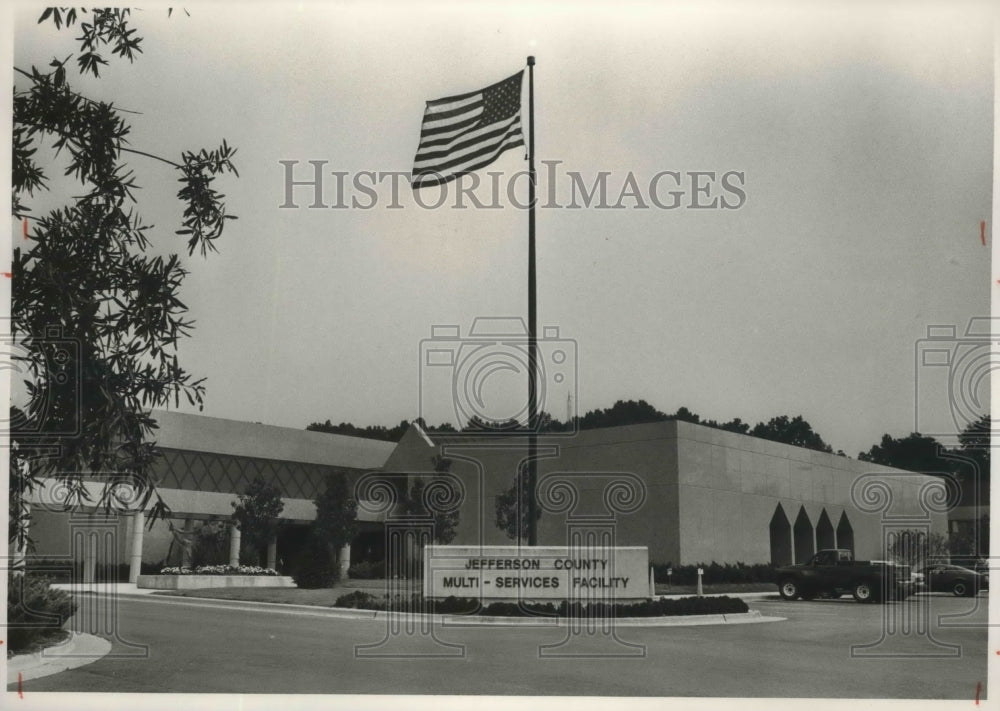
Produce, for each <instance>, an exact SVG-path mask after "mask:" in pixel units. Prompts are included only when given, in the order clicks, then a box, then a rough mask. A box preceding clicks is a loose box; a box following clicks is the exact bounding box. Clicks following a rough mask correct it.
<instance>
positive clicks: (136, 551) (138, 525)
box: [128, 511, 146, 584]
mask: <svg viewBox="0 0 1000 711" xmlns="http://www.w3.org/2000/svg"><path fill="white" fill-rule="evenodd" d="M145 527H146V514H144V513H143V512H142V511H136V512H135V513H134V514H132V555H131V557H130V558H129V565H128V581H129V582H130V583H133V584H134V583H136V582H137V581H138V580H139V575H140V573H142V536H143V532H144V531H143V529H145Z"/></svg>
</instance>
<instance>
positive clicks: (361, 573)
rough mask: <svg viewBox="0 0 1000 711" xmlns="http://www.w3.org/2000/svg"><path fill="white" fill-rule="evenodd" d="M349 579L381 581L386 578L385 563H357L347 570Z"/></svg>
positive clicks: (380, 561) (381, 561)
mask: <svg viewBox="0 0 1000 711" xmlns="http://www.w3.org/2000/svg"><path fill="white" fill-rule="evenodd" d="M347 577H349V578H352V579H354V580H381V579H382V578H384V577H385V561H384V560H376V561H372V562H370V563H355V564H354V565H352V566H351V567H350V568H348V569H347Z"/></svg>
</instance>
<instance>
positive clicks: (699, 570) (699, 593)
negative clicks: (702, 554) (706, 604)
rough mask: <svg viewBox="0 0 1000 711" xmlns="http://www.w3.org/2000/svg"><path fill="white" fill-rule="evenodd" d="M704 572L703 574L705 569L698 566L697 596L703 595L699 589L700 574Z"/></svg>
mask: <svg viewBox="0 0 1000 711" xmlns="http://www.w3.org/2000/svg"><path fill="white" fill-rule="evenodd" d="M704 574H705V569H704V568H698V597H701V596H702V595H703V593H702V589H701V576H702V575H704Z"/></svg>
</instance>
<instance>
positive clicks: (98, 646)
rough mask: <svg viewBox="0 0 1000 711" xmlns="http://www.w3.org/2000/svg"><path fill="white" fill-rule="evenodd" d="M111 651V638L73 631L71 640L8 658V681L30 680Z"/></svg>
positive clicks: (90, 661)
mask: <svg viewBox="0 0 1000 711" xmlns="http://www.w3.org/2000/svg"><path fill="white" fill-rule="evenodd" d="M110 651H111V642H109V641H108V640H106V639H103V638H101V637H96V636H94V635H92V634H79V633H74V634H73V636H72V637H70V638H69V641H67V642H64V643H63V644H60V645H57V646H55V647H48V648H46V649H43V650H42V651H40V652H35V653H33V654H20V655H17V656H15V657H11V658H10V659H8V660H7V683H8V684H12V683H16V682H18V681H30V680H32V679H41V678H42V677H44V676H51V675H52V674H58V673H59V672H63V671H67V670H69V669H76V668H78V667H82V666H84V665H86V664H91V663H93V662H96V661H97V660H98V659H100V658H102V657H104V656H105V655H107V653H108V652H110Z"/></svg>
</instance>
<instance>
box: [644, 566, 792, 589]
mask: <svg viewBox="0 0 1000 711" xmlns="http://www.w3.org/2000/svg"><path fill="white" fill-rule="evenodd" d="M668 568H673V575H671V576H669V577H668V576H667V569H668ZM698 568H702V569H703V570H704V571H705V572H704V574H703V575H702V577H701V581H702V582H703V583H705V584H706V585H711V584H715V583H773V582H774V581H775V574H774V571H775V570H776V568H775V566H774V565H773V564H771V563H751V564H749V565H747V564H745V563H725V564H722V565H720V564H719V563H715V562H712V563H710V564H708V565H705V564H704V563H698V564H697V565H671V564H670V563H662V564H660V563H657V564H655V565H654V566H653V579H654V580H655V581H656V582H658V583H668V582H669V583H671V584H673V585H695V584H696V583H697V582H698Z"/></svg>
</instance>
